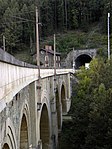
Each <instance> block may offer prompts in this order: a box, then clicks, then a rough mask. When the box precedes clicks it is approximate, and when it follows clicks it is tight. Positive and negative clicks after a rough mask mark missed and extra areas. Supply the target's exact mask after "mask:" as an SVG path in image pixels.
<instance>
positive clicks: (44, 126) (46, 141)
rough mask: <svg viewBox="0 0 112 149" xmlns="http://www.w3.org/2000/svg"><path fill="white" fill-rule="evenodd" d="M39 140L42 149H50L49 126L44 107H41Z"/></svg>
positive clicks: (46, 111)
mask: <svg viewBox="0 0 112 149" xmlns="http://www.w3.org/2000/svg"><path fill="white" fill-rule="evenodd" d="M40 139H41V141H42V149H50V126H49V116H48V110H47V107H46V105H45V104H44V105H43V108H42V113H41V118H40Z"/></svg>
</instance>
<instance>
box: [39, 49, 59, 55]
mask: <svg viewBox="0 0 112 149" xmlns="http://www.w3.org/2000/svg"><path fill="white" fill-rule="evenodd" d="M40 51H45V52H48V53H50V54H52V55H54V51H53V50H49V49H48V50H47V49H43V48H42V49H40ZM56 55H61V53H59V52H56Z"/></svg>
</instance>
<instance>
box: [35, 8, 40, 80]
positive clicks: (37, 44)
mask: <svg viewBox="0 0 112 149" xmlns="http://www.w3.org/2000/svg"><path fill="white" fill-rule="evenodd" d="M36 50H37V66H38V77H39V78H40V52H39V22H38V9H37V7H36Z"/></svg>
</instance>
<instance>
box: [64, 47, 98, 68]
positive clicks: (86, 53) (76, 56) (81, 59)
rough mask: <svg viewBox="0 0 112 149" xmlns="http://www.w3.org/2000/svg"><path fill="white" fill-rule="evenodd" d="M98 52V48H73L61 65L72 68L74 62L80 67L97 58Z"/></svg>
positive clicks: (76, 66)
mask: <svg viewBox="0 0 112 149" xmlns="http://www.w3.org/2000/svg"><path fill="white" fill-rule="evenodd" d="M96 52H97V50H96V49H84V50H72V51H70V52H69V53H68V55H67V57H66V58H65V60H64V61H63V62H62V64H61V65H62V66H63V67H65V68H72V67H73V63H74V67H75V68H76V69H78V68H79V67H80V66H83V65H84V66H85V64H86V63H90V61H91V60H92V59H93V58H95V56H96Z"/></svg>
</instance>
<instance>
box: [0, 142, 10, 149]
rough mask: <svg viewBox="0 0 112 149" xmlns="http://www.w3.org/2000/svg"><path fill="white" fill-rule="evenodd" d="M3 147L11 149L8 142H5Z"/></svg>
mask: <svg viewBox="0 0 112 149" xmlns="http://www.w3.org/2000/svg"><path fill="white" fill-rule="evenodd" d="M2 149H10V147H9V145H8V144H7V143H5V144H4V146H3V148H2Z"/></svg>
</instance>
